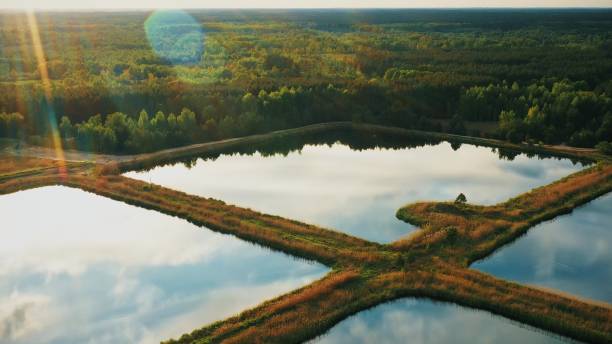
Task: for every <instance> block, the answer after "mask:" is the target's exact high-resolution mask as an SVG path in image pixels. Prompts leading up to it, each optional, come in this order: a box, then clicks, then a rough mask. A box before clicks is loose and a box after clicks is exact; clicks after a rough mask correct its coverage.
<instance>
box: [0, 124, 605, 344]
mask: <svg viewBox="0 0 612 344" xmlns="http://www.w3.org/2000/svg"><path fill="white" fill-rule="evenodd" d="M335 125H337V124H335ZM361 130H369V131H372V130H374V131H379V132H381V133H383V132H385V131H387V130H391V131H397V130H402V129H388V128H382V127H371V126H362V127H361ZM297 132H299V131H297ZM402 132H404V133H405V134H406V135H412V134H414V132H412V131H402ZM418 134H419V135H428V133H418ZM277 135H278V134H277ZM436 135H437V134H436ZM258 137H259V138H257V139H262V138H261V136H258ZM250 140H253V138H250ZM458 140H460V141H461V142H465V141H467V140H471V138H465V137H460V138H458ZM475 140H476V141H477V142H469V143H477V144H485V145H491V146H496V143H495V142H492V141H485V142H483V141H481V140H480V139H475ZM238 141H240V140H238ZM231 142H232V143H231V144H235V143H236V142H235V141H231ZM466 143H467V142H466ZM219 146H222V145H219V144H217V148H219ZM504 148H512V146H508V145H506V144H504ZM518 148H521V147H518ZM204 149H212V148H210V147H208V148H206V147H204ZM537 149H538V150H543V151H544V152H548V153H555V152H554V151H551V150H550V149H546V148H537ZM192 153H193V152H192ZM567 154H570V155H572V157H573V158H593V159H597V158H598V157H597V156H593V155H589V154H590V153H582V152H581V153H574V152H569V153H567ZM171 155H172V153H171V152H165V153H163V155H157V156H156V155H155V154H153V155H147V156H142V157H140V158H137V159H135V160H134V161H133V162H126V163H125V164H126V165H127V164H130V165H129V166H131V167H133V166H135V165H134V164H135V163H138V164H141V163H143V164H144V163H152V162H154V161H156V160H159V159H160V158H164V159H167V158H169V157H170V156H171ZM109 166H110V167H109ZM124 168H125V166H122V163H119V164H118V165H117V164H111V165H107V166H106V167H105V168H102V167H100V166H98V167H96V168H93V167H91V166H88V165H79V166H70V168H69V169H68V173H67V174H66V175H63V176H62V175H59V174H58V173H53V172H52V171H53V169H46V170H45V171H44V172H42V173H39V174H34V175H19V172H18V171H17V170H14V171H13V172H14V173H12V177H11V176H9V177H8V178H6V179H4V180H0V194H1V193H9V192H14V191H18V190H22V189H27V188H32V187H38V186H43V185H54V184H60V185H66V186H69V187H76V188H80V189H83V190H86V191H89V192H94V193H96V194H100V195H103V196H106V197H109V198H112V199H115V200H119V201H123V202H126V203H129V204H133V205H137V206H141V207H145V208H149V209H154V210H157V211H160V212H163V213H166V214H170V215H174V216H178V217H181V218H184V219H186V220H188V221H191V222H193V223H195V224H198V225H203V226H207V227H209V228H211V229H213V230H216V231H220V232H223V233H228V234H233V235H236V236H238V237H240V238H243V239H245V240H248V241H251V242H255V243H257V244H260V245H264V246H267V247H270V248H273V249H276V250H279V251H282V252H285V253H288V254H291V255H295V256H298V257H302V258H306V259H313V260H317V261H319V262H322V263H324V264H326V265H328V266H330V267H332V272H331V273H330V274H328V275H327V276H326V277H324V278H323V279H321V280H319V281H316V282H314V283H312V284H311V285H308V286H306V287H303V288H301V289H298V290H296V291H293V292H291V293H288V294H285V295H282V296H280V297H277V298H275V299H273V300H270V301H267V302H264V303H263V304H261V305H259V306H257V307H255V308H253V309H250V310H247V311H245V312H243V313H241V314H239V315H237V316H235V317H232V318H229V319H226V320H223V321H219V322H216V323H214V324H211V325H208V326H206V327H204V328H202V329H199V330H196V331H194V332H193V333H191V334H189V335H184V336H183V337H181V338H180V339H179V340H176V341H171V342H173V343H177V342H180V343H195V342H201V343H206V342H219V341H226V342H229V343H232V342H233V343H250V342H261V343H270V342H277V343H297V342H302V341H304V340H307V339H309V338H313V337H315V336H317V335H320V334H321V333H323V332H325V331H326V330H327V329H329V328H331V327H332V326H333V325H335V324H336V323H338V322H339V321H341V320H342V319H344V318H346V317H347V316H349V315H351V314H354V313H356V312H358V311H361V310H364V309H367V308H369V307H372V306H375V305H377V304H380V303H382V302H387V301H391V300H394V299H397V298H400V297H408V296H414V297H429V298H432V299H435V300H441V301H447V302H453V303H457V304H461V305H464V306H468V307H473V308H477V309H483V310H487V311H490V312H492V313H495V314H499V315H502V316H504V317H507V318H510V319H513V320H516V321H520V322H522V323H525V324H528V325H531V326H535V327H538V328H541V329H544V330H548V331H552V332H555V333H558V334H562V335H566V336H568V337H572V338H575V339H579V340H584V341H589V342H594V343H607V342H611V341H612V308H610V307H609V306H605V305H600V304H595V303H591V302H588V301H584V300H580V299H577V298H572V297H570V296H567V295H561V294H556V293H554V292H551V291H544V290H540V289H536V288H532V287H528V286H522V285H519V284H516V283H511V282H507V281H503V280H500V279H497V278H494V277H492V276H489V275H486V274H483V273H480V272H477V271H473V270H470V269H468V268H467V266H468V265H469V264H470V262H472V261H473V260H475V259H478V258H481V257H484V256H486V255H488V254H490V253H491V252H492V251H493V250H495V249H496V248H499V247H501V246H502V245H504V244H506V243H507V242H509V241H511V240H513V239H515V238H517V237H518V236H520V235H521V234H522V233H524V232H525V231H526V230H527V229H528V228H529V227H531V226H533V225H534V224H535V223H537V222H540V221H543V220H545V219H548V218H551V217H554V216H556V215H558V214H561V213H565V212H568V211H570V210H571V209H573V208H574V207H575V206H578V205H580V204H583V203H585V202H588V201H589V200H592V199H594V198H596V197H597V196H599V195H602V194H604V193H606V192H609V191H610V190H612V164H610V163H609V162H607V161H602V162H601V163H600V164H599V165H597V166H594V167H590V168H588V169H586V170H584V171H581V172H579V173H576V174H573V175H571V176H568V177H566V178H564V179H562V180H560V181H557V182H555V183H552V184H551V185H548V186H544V187H541V188H538V189H535V190H533V191H532V192H529V193H526V194H523V195H521V196H519V197H516V198H514V199H512V200H509V201H507V202H505V203H502V204H500V205H496V206H491V207H480V206H474V205H456V204H454V203H419V204H415V205H409V206H407V207H404V208H402V209H401V210H400V211H399V212H398V216H400V217H401V218H403V219H405V220H409V221H410V222H413V223H417V224H419V225H421V226H422V227H424V228H423V230H422V231H420V232H418V233H417V234H416V235H413V236H411V237H409V238H407V239H405V240H401V241H398V242H395V243H392V244H389V245H380V244H376V243H371V242H368V241H365V240H362V239H358V238H354V237H351V236H349V235H345V234H342V233H339V232H336V231H332V230H327V229H323V228H318V227H315V226H311V225H307V224H303V223H300V222H297V221H293V220H288V219H284V218H280V217H276V216H270V215H265V214H261V213H258V212H255V211H251V210H248V209H244V208H240V207H236V206H232V205H227V204H225V203H223V202H221V201H217V200H212V199H207V198H202V197H198V196H192V195H188V194H185V193H182V192H178V191H175V190H171V189H167V188H164V187H161V186H157V185H151V184H148V183H144V182H141V181H137V180H133V179H129V178H126V177H122V176H119V175H116V173H118V171H120V170H123V169H124ZM101 172H105V173H106V174H101Z"/></svg>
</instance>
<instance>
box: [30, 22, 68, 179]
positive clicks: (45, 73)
mask: <svg viewBox="0 0 612 344" xmlns="http://www.w3.org/2000/svg"><path fill="white" fill-rule="evenodd" d="M26 15H27V18H28V27H29V28H30V35H31V36H32V47H33V49H34V55H35V57H36V62H37V64H38V72H39V73H40V80H41V82H42V85H43V91H44V94H45V101H46V102H47V119H48V121H49V127H50V129H51V140H52V143H53V148H54V150H55V156H56V158H57V159H58V161H59V162H60V163H59V172H60V175H61V176H64V177H65V176H66V166H65V164H64V161H65V160H64V150H63V148H62V140H61V139H60V135H59V130H58V127H57V118H56V116H55V111H54V110H53V97H52V94H51V79H50V78H49V70H48V69H47V60H46V58H45V51H44V49H43V46H42V42H41V40H40V32H39V30H38V22H37V21H36V16H35V14H34V12H33V11H28V12H27V14H26Z"/></svg>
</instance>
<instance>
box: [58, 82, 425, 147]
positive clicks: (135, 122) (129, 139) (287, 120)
mask: <svg viewBox="0 0 612 344" xmlns="http://www.w3.org/2000/svg"><path fill="white" fill-rule="evenodd" d="M392 98H393V96H389V94H387V93H386V92H385V91H384V89H383V88H381V87H380V86H378V85H375V84H371V85H364V87H361V88H359V89H358V90H353V91H351V90H348V89H339V88H336V87H334V86H333V85H328V86H327V87H314V88H288V87H282V88H281V89H279V90H276V91H271V92H266V91H264V90H262V91H260V92H259V93H258V94H257V95H254V94H252V93H250V92H246V93H244V94H242V95H238V96H233V97H227V98H226V99H225V101H224V102H222V103H221V104H215V103H210V104H209V105H208V106H205V107H204V109H203V110H202V111H199V112H195V111H192V110H190V109H189V108H183V109H182V110H180V111H179V112H177V113H174V112H164V111H156V112H155V113H149V112H147V110H146V109H144V110H142V111H140V112H139V113H138V114H126V113H123V112H114V113H111V114H107V115H95V116H93V117H90V118H89V119H87V120H84V121H82V122H76V123H73V122H72V121H71V119H70V118H69V117H67V116H63V117H62V118H61V120H60V123H59V131H60V133H61V137H62V138H63V139H64V140H65V141H66V142H67V143H70V144H73V145H74V146H75V147H76V148H79V149H84V150H93V151H101V152H113V153H138V152H147V151H153V150H157V149H161V148H166V147H174V146H179V145H184V144H189V143H194V142H202V141H211V140H217V139H222V138H230V137H236V136H245V135H250V134H255V133H263V132H269V131H273V130H280V129H287V128H292V127H299V126H304V125H308V124H314V123H322V122H331V121H356V122H362V121H363V122H370V123H387V124H392V125H397V126H410V127H419V128H420V129H431V128H432V127H431V125H432V124H430V123H429V122H426V121H421V120H420V119H419V118H418V117H417V116H414V115H413V114H411V113H410V111H407V110H402V108H401V107H400V108H399V109H397V110H395V112H393V113H394V114H395V116H392V115H391V112H390V109H388V105H387V104H390V103H392ZM376 99H378V102H375V101H374V100H376ZM220 106H222V109H223V111H219V107H220ZM402 111H403V112H402ZM400 113H403V116H400V115H399V114H400Z"/></svg>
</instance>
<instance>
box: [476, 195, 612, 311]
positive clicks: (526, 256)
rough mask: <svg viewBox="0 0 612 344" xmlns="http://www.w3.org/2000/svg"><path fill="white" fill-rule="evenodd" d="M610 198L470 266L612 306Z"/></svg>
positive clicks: (548, 224)
mask: <svg viewBox="0 0 612 344" xmlns="http://www.w3.org/2000/svg"><path fill="white" fill-rule="evenodd" d="M611 211H612V194H608V195H605V196H603V197H600V198H599V199H596V200H594V201H592V202H591V203H588V204H586V205H585V206H583V207H581V208H578V209H576V210H574V212H573V213H571V214H569V215H564V216H561V217H559V218H556V219H554V220H552V221H549V222H545V223H542V224H540V225H537V226H535V227H533V228H531V229H530V230H529V232H528V233H527V235H525V236H524V237H522V238H520V239H519V240H517V241H516V242H514V243H512V244H510V245H509V246H508V247H503V248H501V249H500V250H498V251H497V252H496V253H494V254H493V255H492V256H491V257H490V258H488V259H485V260H483V261H479V262H476V263H474V264H473V265H472V267H473V268H474V269H478V270H481V271H484V272H487V273H490V274H492V275H495V276H498V277H501V278H505V279H510V280H514V281H519V282H521V283H528V284H534V285H539V286H544V287H548V288H553V289H558V290H561V291H564V292H569V293H572V294H576V295H580V296H583V297H586V298H591V299H596V300H601V301H606V302H608V303H612V288H610V286H611V285H612V264H611V263H612V213H611Z"/></svg>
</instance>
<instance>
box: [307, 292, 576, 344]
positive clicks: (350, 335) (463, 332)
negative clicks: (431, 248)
mask: <svg viewBox="0 0 612 344" xmlns="http://www.w3.org/2000/svg"><path fill="white" fill-rule="evenodd" d="M562 342H564V341H562V340H561V339H560V338H559V337H556V336H554V335H552V334H549V333H545V332H542V331H539V330H536V329H532V328H529V327H525V326H523V325H519V324H518V323H515V322H512V321H509V320H507V319H505V318H502V317H498V316H494V315H491V314H490V313H487V312H484V311H477V310H472V309H467V308H463V307H459V306H456V305H453V304H448V303H439V302H432V301H428V300H426V299H400V300H398V301H394V302H391V303H387V304H383V305H379V306H376V307H374V308H372V309H370V310H367V311H363V312H360V313H357V314H356V315H354V316H352V317H350V318H348V319H346V320H344V321H342V322H340V323H339V324H338V325H336V326H335V327H333V328H332V329H331V330H330V331H329V332H327V333H326V334H324V335H323V336H321V337H319V338H317V339H315V340H313V341H312V342H311V344H315V343H316V344H360V343H363V344H366V343H376V344H386V343H389V344H400V343H411V344H437V343H444V344H450V343H453V344H464V343H465V344H479V343H483V344H484V343H496V344H506V343H507V344H514V343H530V344H532V343H562Z"/></svg>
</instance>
